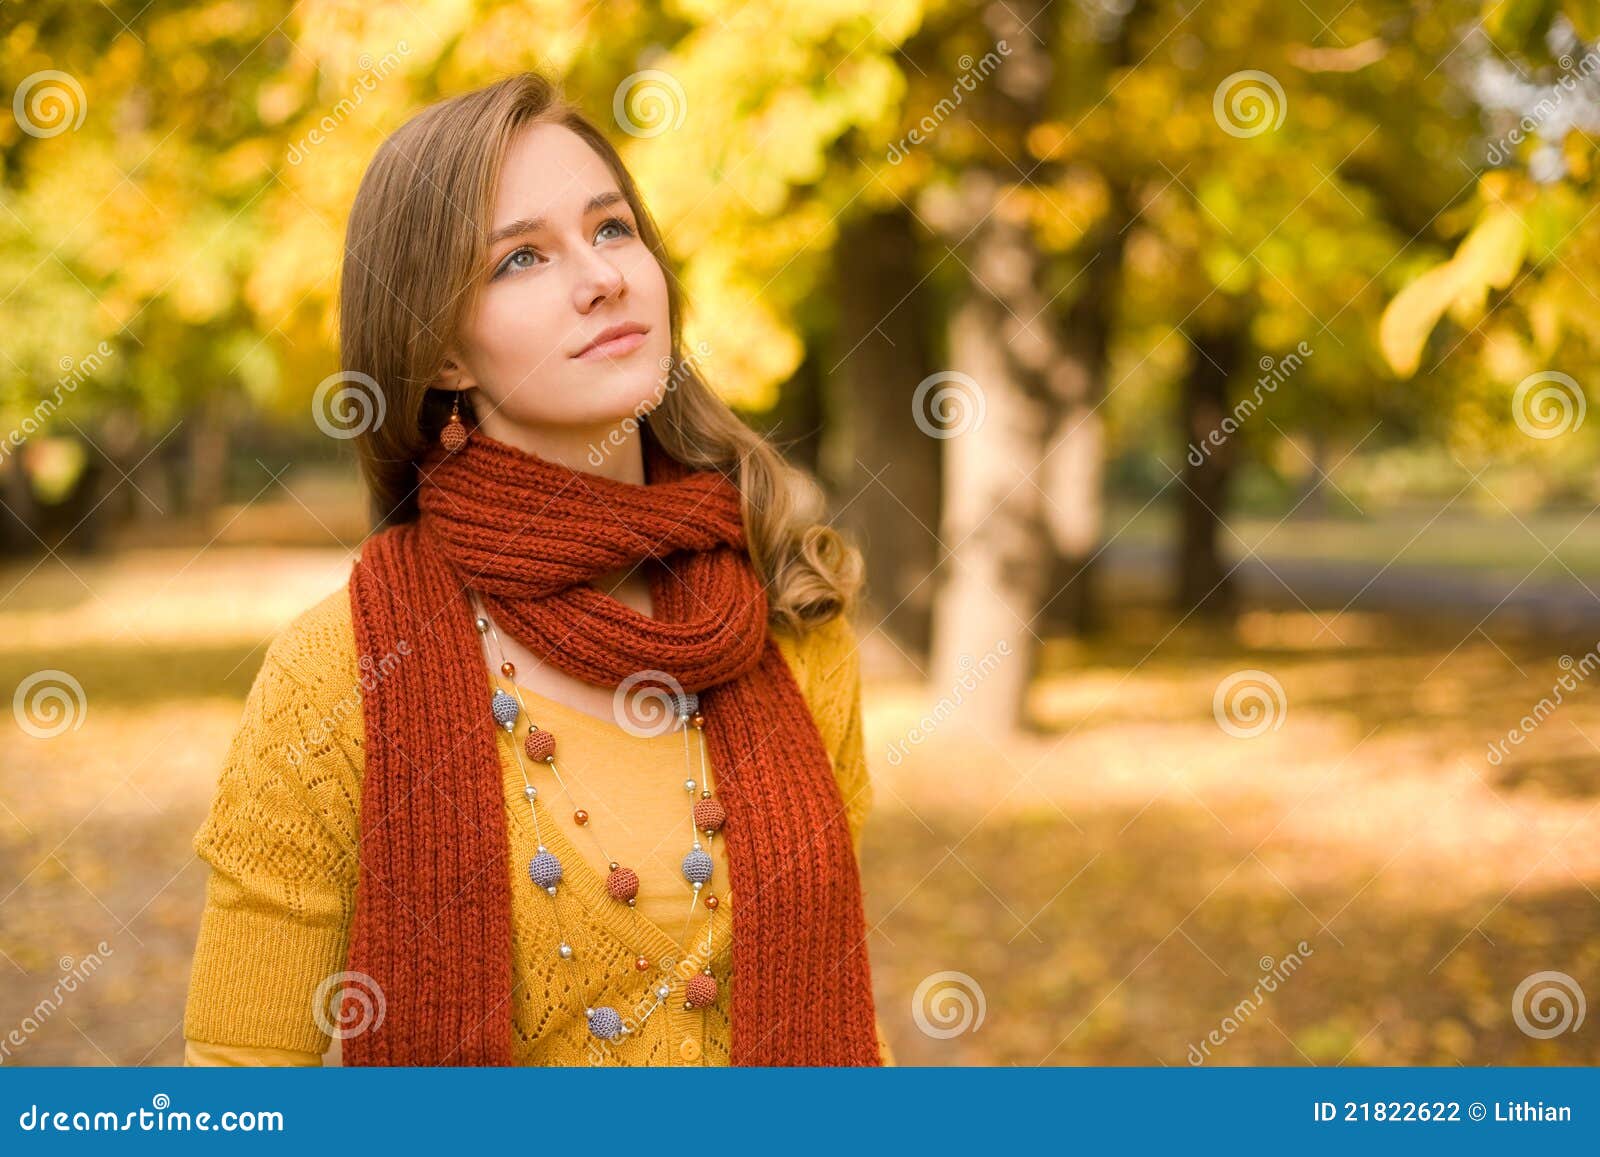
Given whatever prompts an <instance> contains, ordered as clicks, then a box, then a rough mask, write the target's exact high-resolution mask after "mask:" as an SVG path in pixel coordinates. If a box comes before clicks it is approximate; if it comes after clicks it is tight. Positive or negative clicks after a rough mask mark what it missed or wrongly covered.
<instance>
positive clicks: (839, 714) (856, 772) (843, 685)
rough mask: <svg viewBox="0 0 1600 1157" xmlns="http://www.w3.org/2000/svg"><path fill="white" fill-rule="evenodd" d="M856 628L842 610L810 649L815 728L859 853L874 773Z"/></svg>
mask: <svg viewBox="0 0 1600 1157" xmlns="http://www.w3.org/2000/svg"><path fill="white" fill-rule="evenodd" d="M858 645H859V644H858V641H857V639H856V633H855V628H854V627H853V626H852V625H851V623H850V620H849V619H847V618H846V617H845V616H844V615H839V616H837V617H835V618H833V619H830V620H829V621H828V622H827V623H824V624H823V625H822V626H820V627H817V628H815V631H814V642H813V644H812V646H811V647H810V654H809V655H807V667H808V670H807V676H806V677H807V683H808V686H809V687H810V688H811V689H812V697H813V700H814V705H813V712H814V714H815V716H816V719H817V729H818V730H819V731H820V732H821V733H822V739H823V742H824V743H825V744H827V747H828V754H829V756H830V757H831V758H832V759H833V772H834V778H835V779H836V780H837V781H838V784H839V794H840V796H841V798H843V800H844V814H845V823H846V824H847V825H848V827H849V829H850V841H851V843H852V844H853V845H854V846H855V850H856V855H857V857H859V856H860V854H861V835H862V830H863V828H864V827H865V825H866V820H867V815H868V813H869V812H871V810H872V801H873V791H872V779H871V776H870V775H869V774H868V771H867V760H866V752H865V750H864V747H863V740H862V733H861V659H860V655H859V654H858V651H857V648H858Z"/></svg>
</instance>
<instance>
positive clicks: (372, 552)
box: [344, 427, 882, 1065]
mask: <svg viewBox="0 0 1600 1157" xmlns="http://www.w3.org/2000/svg"><path fill="white" fill-rule="evenodd" d="M641 438H642V442H643V450H644V458H645V471H646V478H647V483H646V484H644V485H633V484H629V483H624V482H618V481H616V480H613V479H608V478H604V477H600V476H598V475H594V474H590V473H587V472H583V471H578V470H574V469H571V468H569V467H566V466H562V465H560V464H558V463H555V462H551V461H548V460H546V459H544V458H541V457H539V456H537V455H534V454H530V453H526V452H524V451H522V450H520V449H518V448H515V447H512V446H510V445H507V444H505V443H502V442H499V441H497V440H495V439H493V438H490V437H487V436H486V435H484V434H482V433H481V432H478V433H477V434H475V435H474V436H473V437H472V439H471V440H470V441H469V442H468V443H467V445H466V446H465V448H463V449H461V450H458V451H457V452H456V453H454V454H448V455H447V454H444V453H443V452H442V451H441V450H438V449H437V448H436V449H435V450H434V451H433V452H431V453H430V454H429V455H428V456H427V457H426V458H425V460H424V461H423V462H422V463H421V470H420V477H421V482H420V485H419V489H418V494H417V502H418V508H419V510H420V512H421V513H420V517H419V519H418V520H417V522H415V523H411V524H406V525H401V526H396V527H391V528H389V529H388V530H385V531H383V532H381V533H379V534H376V535H374V536H373V537H372V538H371V539H369V540H368V542H367V543H366V545H365V547H364V548H363V551H362V556H361V559H360V561H359V562H358V563H357V565H356V566H355V568H354V569H353V571H352V574H351V579H350V591H351V604H352V616H353V624H354V633H355V639H356V645H357V648H358V650H359V651H360V652H361V654H362V655H363V656H364V657H366V658H367V659H369V660H372V661H374V662H376V661H377V660H376V657H378V656H391V655H395V654H397V653H399V654H403V655H404V656H405V657H404V658H403V659H402V660H400V661H398V662H395V663H393V664H392V665H391V666H390V667H389V669H388V670H387V672H386V673H385V674H384V675H383V677H382V678H381V679H379V680H377V681H376V685H375V686H373V687H372V688H370V689H369V690H368V691H367V693H366V696H365V699H364V722H365V733H366V746H367V772H366V782H365V784H364V786H363V792H362V807H361V831H360V848H361V885H360V888H359V891H358V896H357V904H356V912H355V919H354V924H353V928H352V933H351V947H350V962H349V969H350V970H351V971H353V972H357V973H361V974H364V975H366V976H370V977H371V978H372V980H373V982H374V983H375V984H376V986H377V987H379V988H380V989H381V990H382V991H383V993H384V994H385V996H386V999H387V1016H386V1018H385V1020H384V1021H383V1022H382V1023H381V1024H378V1025H375V1026H374V1027H372V1028H371V1029H370V1030H369V1031H365V1032H362V1033H360V1034H358V1035H356V1036H353V1037H351V1038H350V1039H349V1040H348V1041H346V1042H345V1052H344V1056H345V1060H346V1063H347V1064H383V1065H418V1064H445V1065H505V1064H510V1063H511V1059H512V1047H511V1033H510V1027H509V1025H510V1017H509V1012H510V1008H511V999H512V958H511V954H512V943H511V937H510V931H509V930H510V922H511V897H510V891H509V881H508V880H507V878H506V876H505V874H504V873H503V872H501V871H499V867H500V865H501V864H502V863H503V861H504V859H505V857H506V854H507V848H508V834H507V827H506V816H505V811H504V809H503V808H502V807H501V806H500V797H499V790H498V789H499V787H500V782H501V781H500V758H499V751H498V744H497V729H496V727H495V725H494V723H493V720H492V718H491V717H490V715H489V712H488V704H487V702H486V700H485V696H484V695H483V690H482V675H483V670H484V658H483V653H482V650H481V645H480V642H479V639H478V635H477V632H476V631H475V630H474V628H473V625H472V606H471V603H470V601H469V599H468V597H467V589H466V588H468V587H471V588H472V589H474V590H477V591H478V592H479V593H480V594H481V595H482V597H483V599H484V602H485V604H486V607H487V609H488V612H489V614H490V615H491V616H492V617H493V618H494V619H495V621H496V622H497V624H499V626H500V628H501V629H502V630H504V631H507V632H509V633H510V634H511V635H513V636H514V637H515V638H516V639H517V640H518V641H519V642H521V643H522V644H523V645H524V646H525V647H527V648H528V649H529V650H530V651H531V652H532V653H533V654H535V655H536V656H537V657H538V658H539V659H540V660H541V661H543V662H547V663H549V664H551V665H552V666H555V667H557V668H559V669H561V670H563V671H565V672H566V673H567V674H569V675H571V676H574V677H576V678H578V679H582V680H584V681H586V682H589V683H593V684H596V685H598V686H604V687H614V686H616V685H618V684H619V683H625V682H631V681H633V680H636V679H637V678H638V677H639V676H640V675H641V674H642V673H645V672H663V673H665V676H666V678H665V679H664V680H663V682H664V683H665V684H666V685H669V686H673V687H676V688H681V689H683V690H687V691H695V692H699V693H700V696H701V709H702V712H703V714H704V715H705V717H706V725H705V732H704V734H705V739H706V743H707V748H708V750H709V752H710V757H711V760H712V763H713V765H714V766H716V767H718V768H720V775H719V776H718V777H717V780H716V782H717V794H718V798H719V799H720V800H721V802H722V804H723V806H724V808H725V809H726V810H727V816H728V819H727V824H726V827H725V828H724V830H723V833H721V835H722V838H725V839H726V841H727V855H728V861H729V867H730V875H731V877H732V879H731V881H730V885H729V886H730V887H731V889H732V891H734V892H735V893H737V894H738V896H739V903H738V904H736V905H734V912H733V967H734V971H735V972H737V974H738V975H739V978H740V983H739V985H738V986H737V987H736V988H735V990H734V994H733V1004H732V1037H733V1040H732V1063H733V1064H736V1065H876V1064H880V1063H882V1062H881V1056H880V1053H879V1044H878V1039H877V1033H876V1028H875V1021H874V1013H873V1002H872V986H871V975H870V967H869V963H868V959H867V950H866V922H865V917H864V914H863V910H862V902H861V887H860V877H859V872H858V868H857V863H856V858H855V854H854V850H853V848H852V846H851V842H850V839H849V833H848V831H847V829H846V826H845V824H844V823H843V822H842V815H843V801H842V800H841V798H840V794H839V789H838V785H837V783H836V782H835V780H834V776H833V771H832V767H831V765H830V763H829V759H828V752H827V750H826V748H825V747H824V745H823V742H822V739H821V736H820V734H819V732H818V729H817V727H816V724H815V721H814V720H813V719H812V717H811V714H810V712H809V711H808V710H807V707H806V703H805V700H804V698H803V696H802V694H801V692H800V689H799V687H798V685H797V684H796V682H795V680H794V678H793V675H792V673H791V672H790V670H789V667H788V665H787V664H786V663H785V661H784V659H783V657H782V655H781V654H780V653H779V652H778V650H777V647H776V645H775V644H774V643H773V641H772V639H771V637H770V636H769V635H768V634H767V631H766V626H767V613H768V607H767V601H766V594H765V591H764V589H763V588H762V586H761V583H760V580H759V578H758V576H757V575H756V574H755V572H754V569H753V568H752V567H751V565H750V562H749V559H748V557H747V555H746V553H745V545H746V544H745V534H744V524H743V519H742V515H741V506H742V499H741V495H740V493H739V491H738V489H737V487H735V486H734V485H733V484H732V482H731V481H729V480H728V479H726V478H724V477H723V476H722V475H721V474H719V473H717V472H714V471H690V470H688V469H687V468H685V467H683V466H682V465H681V464H679V463H677V462H676V461H674V460H673V459H671V458H670V457H669V456H668V455H667V454H666V453H665V452H664V451H663V450H661V448H660V447H659V445H658V444H657V443H656V441H655V439H654V438H653V437H651V436H650V435H649V432H648V427H642V428H641ZM639 563H646V564H648V565H646V566H644V567H643V568H642V570H643V571H644V573H646V574H647V576H648V578H649V583H650V591H651V596H652V602H653V608H654V613H653V614H652V615H645V614H642V613H640V612H638V611H636V610H634V609H633V608H631V607H629V606H627V605H626V604H624V603H622V602H621V601H619V600H617V599H615V598H613V597H612V596H610V595H607V594H605V593H603V592H601V591H599V590H597V589H596V588H594V587H593V586H590V585H588V584H589V581H590V580H592V579H594V578H597V577H598V576H600V575H603V574H606V573H608V572H611V571H614V570H616V569H618V568H620V567H631V566H633V565H635V564H639ZM673 998H677V999H680V1000H681V982H680V985H678V986H675V989H674V994H673V997H672V998H669V999H673ZM354 999H355V997H354V996H352V1000H354ZM354 1011H355V1014H356V1015H359V1010H354Z"/></svg>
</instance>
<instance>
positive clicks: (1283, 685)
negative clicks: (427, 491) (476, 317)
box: [0, 0, 1600, 1065]
mask: <svg viewBox="0 0 1600 1157" xmlns="http://www.w3.org/2000/svg"><path fill="white" fill-rule="evenodd" d="M1597 38H1600V4H1597V3H1594V2H1593V0H1431V2H1427V3H1400V2H1388V0H1356V2H1354V3H1346V2H1345V0H1288V2H1283V0H1228V2H1226V3H1224V2H1223V0H1182V2H1165V0H1152V2H1146V0H1054V2H1051V3H1040V2H1038V0H995V2H982V0H979V2H972V3H964V2H955V3H941V2H937V0H928V2H923V0H874V2H872V3H866V2H862V0H833V2H818V0H810V2H806V3H799V2H796V3H785V2H778V0H756V2H751V3H739V2H738V0H729V2H727V3H710V4H705V3H697V2H695V0H686V2H681V3H673V4H666V5H661V4H653V3H628V2H610V0H608V2H607V3H604V4H599V3H596V4H590V3H564V2H520V3H512V2H492V0H479V2H476V3H471V2H465V0H452V2H450V3H443V2H435V0H403V2H396V3H390V2H384V0H375V2H371V3H363V4H350V3H343V4H340V3H332V2H328V0H302V2H301V3H297V4H295V3H289V2H287V0H280V2H274V0H252V2H249V3H242V2H238V0H200V2H192V3H177V2H170V0H151V2H149V3H145V2H143V0H130V2H127V3H113V2H110V0H105V2H102V3H68V2H66V0H32V2H30V3H28V4H26V5H19V4H3V5H0V48H3V51H0V78H3V80H4V94H3V95H4V97H5V104H4V109H3V115H0V180H3V183H0V268H3V271H0V430H3V431H4V432H5V442H4V444H3V446H0V550H3V555H4V557H3V559H0V592H3V595H0V678H3V685H4V687H5V688H7V689H8V690H9V692H10V693H11V694H12V699H13V715H14V719H13V720H8V721H7V732H6V737H5V740H4V743H3V744H0V957H3V958H0V975H4V978H5V979H4V982H3V983H0V1063H5V1064H30V1065H31V1064H86V1065H95V1064H117V1065H137V1064H174V1063H178V1062H179V1061H180V1059H181V1056H182V1033H181V1020H182V1015H183V1001H184V993H185V988H186V985H187V980H188V969H189V954H190V952H191V951H192V948H193V944H194V936H195V932H196V929H197V921H198V913H199V909H200V904H201V900H202V896H203V890H204V885H205V874H206V871H207V868H206V865H205V864H204V863H203V862H201V861H199V860H197V859H195V858H194V856H193V855H192V854H191V851H190V846H189V841H190V838H191V837H192V835H193V833H194V831H195V829H196V828H197V827H198V825H199V823H200V820H201V818H202V816H203V814H204V811H205V809H206V807H207V805H208V803H209V800H210V795H211V792H212V789H213V786H214V784H215V782H216V778H217V776H218V774H219V770H220V766H221V760H222V759H223V756H224V752H225V748H226V745H227V741H228V739H229V737H230V736H231V734H232V731H233V729H234V727H235V726H236V725H237V723H238V719H239V714H240V710H241V706H242V702H243V696H244V694H245V691H246V690H247V688H248V687H249V685H250V683H251V680H252V678H253V677H254V674H255V671H256V669H257V668H258V667H259V665H260V662H261V659H262V655H263V650H264V647H265V645H266V643H267V642H268V641H269V640H270V639H271V637H272V636H273V635H274V633H275V632H276V631H278V630H279V629H281V628H282V626H283V625H284V624H286V623H287V622H288V621H289V620H290V619H291V618H292V617H293V616H294V615H296V614H297V613H298V612H299V611H301V610H303V609H305V608H306V607H308V606H310V605H311V604H312V603H314V602H315V601H316V600H317V599H318V598H320V597H321V596H322V595H324V594H326V593H327V592H329V591H331V590H333V589H334V588H336V587H337V586H339V585H340V584H341V583H342V582H343V581H344V580H345V577H346V575H347V574H348V570H349V564H350V560H351V558H352V553H353V551H354V550H355V548H357V547H358V546H359V544H360V542H361V540H362V537H363V535H364V534H365V533H366V524H365V520H364V512H363V504H362V497H361V494H360V491H359V489H358V486H357V477H356V472H355V466H354V457H353V453H352V451H351V446H350V443H349V440H348V438H347V437H346V436H345V433H346V432H345V431H344V430H343V429H341V426H340V423H341V421H343V420H345V419H346V418H347V417H348V416H349V411H350V410H351V408H352V403H354V402H358V401H359V399H351V398H348V397H345V396H343V395H341V394H339V393H337V392H330V391H329V390H328V389H326V388H325V383H327V382H328V380H329V378H330V375H333V374H334V373H335V372H336V371H337V370H338V368H339V367H338V363H337V360H336V354H335V340H334V338H335V332H336V330H335V326H336V321H337V318H336V316H335V313H334V305H335V289H336V285H337V276H338V267H339V258H340V249H341V243H342V235H343V228H344V215H345V213H346V211H347V208H348V205H349V203H350V200H351V197H352V195H353V193H354V190H355V186H356V183H357V181H358V180H359V178H360V175H361V173H362V171H363V169H364V167H365V165H366V163H367V161H368V160H369V158H370V157H371V155H372V153H373V151H374V149H375V148H376V147H377V145H378V144H379V142H380V141H381V140H382V139H383V137H384V136H385V135H386V134H387V133H389V132H391V131H392V130H393V129H394V128H396V127H397V126H398V125H399V124H400V123H402V122H403V121H404V120H405V119H406V118H407V117H408V116H409V115H411V114H412V113H413V112H414V111H416V110H417V109H418V108H420V107H421V106H422V105H424V104H426V103H428V102H430V101H432V100H434V99H437V98H439V97H441V96H445V95H451V94H454V93H457V92H460V91H463V90H465V89H468V88H471V87H475V86H477V85H480V84H483V83H487V82H489V81H491V80H493V79H496V78H498V77H501V76H503V75H505V74H507V73H509V72H512V71H517V70H522V69H529V68H533V69H538V70H541V71H544V72H546V73H548V74H550V75H552V76H556V77H559V78H560V79H561V81H562V83H563V86H564V87H565V89H566V91H567V92H568V94H569V95H570V96H572V97H574V98H576V99H577V100H578V101H579V102H580V103H581V104H582V105H583V106H584V108H585V109H586V110H587V111H588V112H589V114H590V115H591V116H592V117H594V118H595V119H596V120H597V121H600V122H602V123H604V124H605V125H606V126H607V128H608V131H610V132H611V134H612V136H613V139H614V140H615V141H616V142H617V143H618V145H619V147H620V148H621V149H622V151H623V155H624V157H625V159H626V160H627V162H628V164H629V166H630V168H631V169H632V171H633V172H634V174H635V176H636V177H637V179H638V181H639V183H640V186H641V188H642V190H643V191H644V194H645V196H646V198H647V200H648V203H649V205H650V207H651V209H652V211H653V213H654V215H655V216H656V218H657V220H658V221H659V222H660V224H661V225H662V227H663V230H664V232H665V234H666V238H667V242H668V245H669V247H670V248H671V250H672V251H673V253H674V255H675V256H676V258H677V259H678V260H679V261H680V262H681V272H682V275H683V279H684V282H685V285H686V289H687V292H688V295H689V300H690V303H691V313H690V317H689V320H688V327H687V335H686V336H687V341H688V344H689V345H691V346H692V345H695V344H696V343H698V342H704V343H706V345H707V346H708V348H710V349H711V350H712V351H713V353H712V356H710V357H709V358H707V359H706V360H705V361H704V362H703V364H702V368H703V370H704V371H705V372H706V374H707V376H708V378H709V379H710V380H711V381H712V382H713V383H714V384H715V385H716V386H717V388H718V389H720V390H722V391H723V392H724V393H725V395H726V396H727V398H728V399H729V400H730V402H732V403H733V404H734V405H735V406H736V407H737V408H738V409H739V411H740V412H741V414H743V415H744V416H746V417H747V418H748V420H749V421H750V422H751V423H752V424H754V425H756V426H757V427H758V428H760V429H762V430H764V431H767V432H768V433H769V434H770V436H771V437H772V438H773V439H774V441H775V442H777V443H778V444H779V445H781V446H782V447H783V448H784V449H785V451H786V452H787V453H788V454H790V455H791V456H792V457H793V458H794V460H796V461H798V462H800V463H802V464H803V465H805V466H806V467H808V468H809V469H811V470H813V471H815V473H816V475H817V477H818V478H819V479H820V480H821V482H822V483H823V485H824V486H825V488H826V490H827V492H828V494H829V496H830V498H831V501H832V506H831V510H832V511H833V514H834V518H835V520H836V522H837V524H838V525H841V526H843V527H846V528H848V529H849V530H850V531H851V532H852V533H853V534H855V535H856V536H857V540H858V541H859V542H860V543H861V544H862V546H863V547H864V549H865V551H866V554H867V559H868V567H869V582H870V587H869V595H870V598H869V601H868V603H867V604H866V606H865V607H864V609H863V611H862V613H861V615H860V617H859V628H858V629H859V631H860V633H861V637H862V645H863V661H864V673H865V695H864V701H865V712H866V718H865V727H866V743H867V754H868V758H869V761H870V765H871V770H872V773H873V777H874V782H875V784H876V786H877V804H876V810H875V812H874V814H873V816H872V818H871V820H870V822H869V825H868V829H867V837H866V842H865V846H864V849H863V869H864V874H865V875H864V879H865V887H866V894H867V903H868V917H869V923H870V924H871V927H872V934H871V938H870V950H871V954H872V960H873V970H874V979H875V983H876V986H877V996H878V1004H879V1010H880V1016H881V1018H882V1021H883V1024H884V1026H885V1029H886V1031H887V1032H888V1033H889V1035H890V1037H891V1039H892V1042H893V1044H894V1047H895V1049H896V1053H897V1056H898V1058H899V1060H900V1062H901V1063H902V1064H930V1065H947V1064H993V1065H1001V1064H1017V1065H1034V1064H1076V1065H1083V1064H1119V1065H1120V1064H1135V1065H1186V1064H1226V1065H1237V1064H1285V1065H1301V1064H1317V1065H1325V1064H1360V1065H1370V1064H1428V1065H1453V1064H1460V1065H1481V1064H1594V1063H1597V1062H1600V1025H1597V1024H1596V1023H1595V1018H1594V1017H1593V1016H1590V1015H1588V1012H1589V1010H1587V1008H1586V1000H1588V999H1593V998H1594V997H1595V996H1596V995H1597V994H1600V892H1597V890H1596V889H1597V888H1600V810H1597V808H1600V695H1597V692H1596V691H1595V689H1594V688H1593V687H1591V686H1590V683H1591V682H1594V681H1595V680H1593V679H1592V676H1593V675H1594V672H1595V668H1596V667H1597V666H1600V654H1597V650H1596V648H1597V646H1600V594H1597V587H1600V520H1596V518H1595V512H1596V509H1597V507H1600V469H1597V458H1596V448H1597V442H1600V422H1597V421H1595V420H1592V419H1587V418H1586V391H1587V386H1588V385H1589V384H1590V383H1591V382H1592V381H1593V379H1594V376H1595V371H1596V368H1597V360H1596V359H1597V347H1600V293H1597V290H1596V282H1597V280H1600V275H1597V273H1596V272H1595V271H1596V268H1597V258H1600V218H1596V217H1595V208H1596V202H1595V197H1594V192H1595V184H1596V175H1595V165H1596V162H1597V159H1600V158H1597V148H1596V134H1597V133H1600V79H1597V73H1600V50H1597V48H1596V42H1597ZM91 960H92V961H93V964H92V968H90V967H88V966H87V964H88V962H90V961H91ZM68 976H75V977H78V978H79V983H77V984H75V985H74V986H73V987H74V989H75V990H74V991H72V992H70V993H69V994H67V995H65V996H64V997H63V996H61V995H60V993H61V988H60V982H61V981H62V980H63V979H64V978H66V977H68Z"/></svg>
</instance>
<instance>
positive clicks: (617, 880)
mask: <svg viewBox="0 0 1600 1157" xmlns="http://www.w3.org/2000/svg"><path fill="white" fill-rule="evenodd" d="M606 891H607V892H609V893H610V894H611V898H612V899H613V900H631V899H633V898H634V897H635V896H637V895H638V894H639V877H638V876H637V875H636V874H635V873H634V870H633V869H632V868H618V869H616V871H614V872H612V873H611V874H610V875H609V876H607V877H606Z"/></svg>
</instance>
